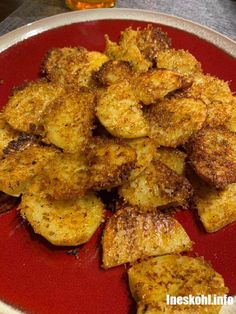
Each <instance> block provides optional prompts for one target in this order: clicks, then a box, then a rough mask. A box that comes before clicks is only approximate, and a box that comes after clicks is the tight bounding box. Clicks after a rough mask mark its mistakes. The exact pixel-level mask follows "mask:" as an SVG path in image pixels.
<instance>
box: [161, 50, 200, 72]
mask: <svg viewBox="0 0 236 314" xmlns="http://www.w3.org/2000/svg"><path fill="white" fill-rule="evenodd" d="M156 66H157V68H160V69H168V70H172V71H176V72H178V73H181V74H184V75H195V74H196V73H201V72H202V69H201V63H200V62H198V61H197V59H196V58H195V57H194V56H193V55H192V54H191V53H190V52H189V51H186V50H182V49H181V50H175V49H166V50H163V51H159V52H158V54H157V57H156Z"/></svg>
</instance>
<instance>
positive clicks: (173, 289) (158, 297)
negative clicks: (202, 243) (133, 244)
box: [128, 255, 228, 314]
mask: <svg viewBox="0 0 236 314" xmlns="http://www.w3.org/2000/svg"><path fill="white" fill-rule="evenodd" d="M128 275H129V286H130V289H131V293H132V295H133V297H134V298H135V300H136V301H137V304H138V312H137V313H138V314H144V313H145V314H162V313H168V314H182V313H184V314H193V313H194V314H213V313H214V314H217V313H219V312H220V308H221V306H220V305H212V304H210V305H191V304H190V305H185V304H182V305H170V304H167V301H166V295H167V294H168V295H170V296H175V297H178V296H188V295H192V296H201V295H205V296H207V295H211V297H212V298H213V296H214V295H216V296H224V294H226V293H227V292H228V289H227V288H226V287H225V284H224V279H223V278H222V276H221V275H220V274H219V273H217V272H216V271H215V270H214V269H213V268H212V266H211V265H210V264H209V263H208V262H206V261H205V260H204V259H203V258H201V257H197V258H193V257H188V256H180V255H166V256H159V257H153V258H149V259H147V260H146V261H143V262H141V263H137V264H135V265H134V266H133V267H131V268H130V269H129V271H128Z"/></svg>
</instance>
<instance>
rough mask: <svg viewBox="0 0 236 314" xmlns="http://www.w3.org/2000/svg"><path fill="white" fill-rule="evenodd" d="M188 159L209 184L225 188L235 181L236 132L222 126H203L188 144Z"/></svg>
mask: <svg viewBox="0 0 236 314" xmlns="http://www.w3.org/2000/svg"><path fill="white" fill-rule="evenodd" d="M189 160H190V162H191V165H192V166H193V168H194V170H195V171H196V173H197V174H198V175H199V176H200V177H201V178H202V179H203V180H204V181H206V182H208V183H209V184H210V185H212V186H215V187H216V188H221V189H222V188H225V187H226V186H227V185H228V184H230V183H234V182H236V134H235V133H233V132H231V131H228V130H226V129H223V128H217V129H213V128H205V129H202V130H201V131H200V132H199V133H198V134H196V135H195V136H194V137H193V138H192V140H191V142H190V144H189Z"/></svg>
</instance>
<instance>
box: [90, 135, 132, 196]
mask: <svg viewBox="0 0 236 314" xmlns="http://www.w3.org/2000/svg"><path fill="white" fill-rule="evenodd" d="M86 153H87V160H88V163H89V166H90V171H91V175H90V186H91V188H92V189H94V190H102V189H111V188H113V187H116V186H119V185H121V184H122V183H123V182H124V181H126V180H127V179H128V177H129V175H130V172H131V170H132V169H133V168H134V166H135V162H136V153H135V151H134V150H133V149H132V148H131V147H130V146H129V145H127V144H125V143H123V142H121V141H119V140H113V139H112V140H109V139H103V138H94V140H93V142H91V143H90V145H89V147H88V149H87V151H86Z"/></svg>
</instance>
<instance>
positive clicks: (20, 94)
mask: <svg viewBox="0 0 236 314" xmlns="http://www.w3.org/2000/svg"><path fill="white" fill-rule="evenodd" d="M64 92H65V91H64V89H63V88H62V87H61V86H59V85H55V84H52V83H48V82H46V81H42V80H39V81H36V82H31V83H29V84H28V85H26V86H25V87H22V88H19V89H17V90H15V92H14V93H13V95H12V96H11V97H10V98H9V100H8V103H7V104H6V106H5V107H4V110H3V118H4V119H5V120H6V121H7V122H8V123H9V124H10V125H11V127H12V128H13V129H16V130H18V131H22V132H26V133H34V134H41V133H42V126H41V122H42V121H41V119H42V115H43V113H44V111H45V109H46V108H47V106H48V105H49V104H50V103H52V102H53V101H55V100H56V99H58V98H59V97H61V96H62V94H63V93H64Z"/></svg>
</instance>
